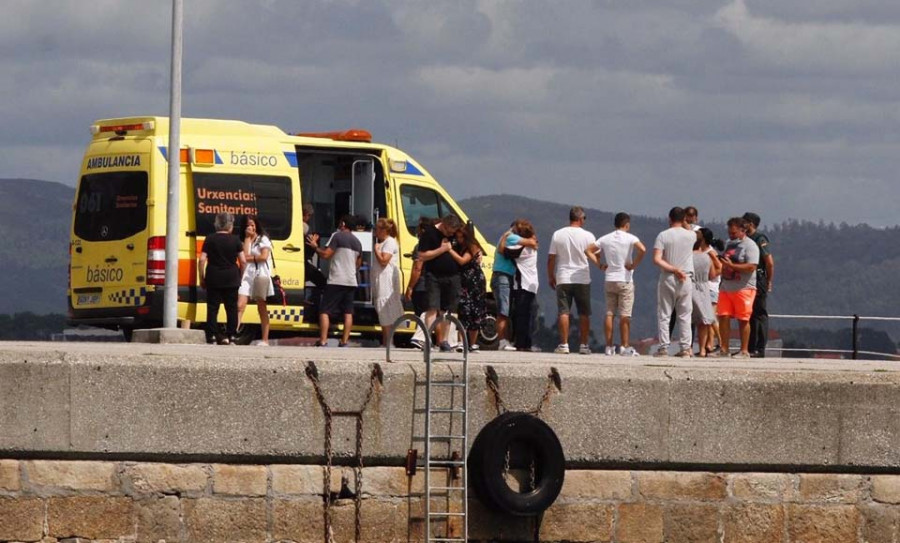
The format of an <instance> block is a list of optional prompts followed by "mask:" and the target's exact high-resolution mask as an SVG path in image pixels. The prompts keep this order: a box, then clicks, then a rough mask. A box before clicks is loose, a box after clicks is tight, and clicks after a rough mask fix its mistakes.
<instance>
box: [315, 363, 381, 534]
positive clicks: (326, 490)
mask: <svg viewBox="0 0 900 543" xmlns="http://www.w3.org/2000/svg"><path fill="white" fill-rule="evenodd" d="M306 377H307V378H308V379H309V381H310V383H312V386H313V389H314V390H315V393H316V400H317V401H318V402H319V406H320V407H321V408H322V414H323V415H324V417H325V473H324V476H323V481H322V495H323V517H324V537H325V543H334V530H333V528H332V526H331V520H332V518H331V506H332V502H333V499H332V496H331V494H332V493H331V471H332V465H333V460H334V450H333V447H332V442H331V436H332V421H333V419H334V417H335V416H342V417H354V418H355V419H356V466H354V471H355V475H356V484H355V496H354V509H355V522H354V536H355V540H356V541H357V542H359V541H360V539H361V537H362V485H363V455H362V447H363V420H362V416H363V413H364V412H365V410H366V408H367V407H368V406H369V403H370V402H371V401H372V397H373V396H374V394H375V392H376V389H379V390H380V386H379V385H381V384H382V383H383V382H384V373H383V372H382V371H381V366H380V365H378V364H373V367H372V373H371V375H370V376H369V388H368V390H367V391H366V397H365V399H364V400H363V403H362V405H361V406H360V408H359V409H358V410H357V411H334V410H332V409H331V407H330V406H329V405H328V402H327V401H326V400H325V394H324V393H323V392H322V386H321V383H320V381H319V372H318V369H317V368H316V365H315V363H313V362H312V361H310V362H309V363H308V364H307V366H306Z"/></svg>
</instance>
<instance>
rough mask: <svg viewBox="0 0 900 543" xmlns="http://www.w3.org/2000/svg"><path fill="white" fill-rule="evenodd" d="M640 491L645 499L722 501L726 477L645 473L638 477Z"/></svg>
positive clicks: (707, 474)
mask: <svg viewBox="0 0 900 543" xmlns="http://www.w3.org/2000/svg"><path fill="white" fill-rule="evenodd" d="M637 480H638V491H639V492H640V495H641V496H643V497H644V498H645V499H658V500H721V499H724V498H725V496H726V481H725V477H723V476H722V475H719V474H716V473H703V472H698V473H694V472H677V471H676V472H672V471H645V472H639V473H638V475H637Z"/></svg>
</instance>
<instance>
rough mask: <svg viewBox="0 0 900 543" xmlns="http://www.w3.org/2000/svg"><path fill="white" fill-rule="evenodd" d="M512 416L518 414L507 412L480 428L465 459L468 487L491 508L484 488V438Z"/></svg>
mask: <svg viewBox="0 0 900 543" xmlns="http://www.w3.org/2000/svg"><path fill="white" fill-rule="evenodd" d="M513 415H518V412H511V411H507V412H506V413H503V414H501V415H498V416H497V417H495V418H494V419H493V420H490V421H488V423H487V424H485V425H484V426H483V427H482V428H481V431H480V432H478V435H477V436H475V441H473V442H472V447H471V449H469V456H468V457H467V462H466V471H467V472H468V479H469V486H470V487H471V488H472V490H474V491H475V495H476V496H478V499H479V500H481V502H482V503H484V504H485V505H488V506H489V507H492V508H493V506H492V504H491V503H490V502H489V501H488V500H489V497H488V495H487V493H486V490H485V487H484V480H485V478H484V442H485V441H486V439H487V438H486V437H485V436H487V435H490V434H491V433H493V432H494V428H495V427H498V426H499V425H501V424H503V422H504V421H505V420H506V419H508V418H510V417H511V416H513Z"/></svg>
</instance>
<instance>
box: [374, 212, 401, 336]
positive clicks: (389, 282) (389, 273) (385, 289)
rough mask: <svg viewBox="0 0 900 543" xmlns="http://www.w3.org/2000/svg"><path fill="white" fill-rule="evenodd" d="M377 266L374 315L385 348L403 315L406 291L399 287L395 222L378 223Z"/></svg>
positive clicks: (375, 253) (381, 220)
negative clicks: (403, 294)
mask: <svg viewBox="0 0 900 543" xmlns="http://www.w3.org/2000/svg"><path fill="white" fill-rule="evenodd" d="M375 238H376V239H377V242H376V243H375V250H374V251H373V252H372V254H373V255H374V256H375V262H374V263H373V265H372V271H373V274H372V277H373V283H374V287H375V289H374V292H373V296H372V298H373V299H374V301H375V311H377V312H378V323H379V324H380V325H381V332H382V341H383V342H384V344H385V345H387V342H388V341H389V339H390V337H391V327H392V326H393V324H394V321H396V320H397V319H398V318H400V316H401V315H403V302H402V301H401V299H400V296H401V295H402V293H403V291H402V290H401V286H400V263H399V253H400V246H399V245H398V244H397V225H396V224H395V223H394V221H393V219H384V218H382V219H378V222H377V223H375Z"/></svg>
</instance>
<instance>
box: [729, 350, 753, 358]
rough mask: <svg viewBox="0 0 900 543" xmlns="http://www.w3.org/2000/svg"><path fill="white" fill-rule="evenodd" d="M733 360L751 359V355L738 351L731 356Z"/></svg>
mask: <svg viewBox="0 0 900 543" xmlns="http://www.w3.org/2000/svg"><path fill="white" fill-rule="evenodd" d="M731 358H750V353H745V352H743V351H738V352H736V353H734V354H733V355H731Z"/></svg>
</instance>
